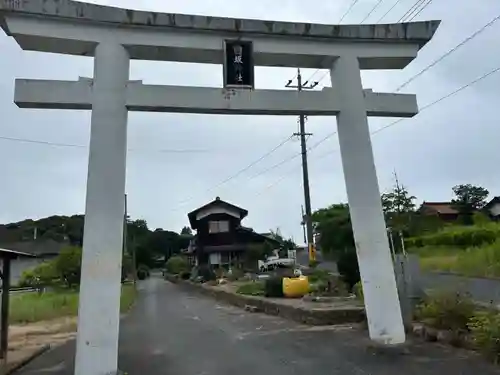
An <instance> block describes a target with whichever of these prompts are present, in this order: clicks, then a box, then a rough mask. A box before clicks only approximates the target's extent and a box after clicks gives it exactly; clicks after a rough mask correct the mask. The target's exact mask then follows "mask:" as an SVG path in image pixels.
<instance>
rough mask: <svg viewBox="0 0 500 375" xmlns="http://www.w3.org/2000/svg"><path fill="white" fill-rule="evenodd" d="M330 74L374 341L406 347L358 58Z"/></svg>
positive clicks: (340, 62)
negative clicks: (336, 98) (338, 105)
mask: <svg viewBox="0 0 500 375" xmlns="http://www.w3.org/2000/svg"><path fill="white" fill-rule="evenodd" d="M330 75H331V79H332V88H333V89H334V90H337V91H338V92H339V93H341V99H340V100H341V110H340V113H339V115H338V116H337V124H338V135H339V142H340V151H341V156H342V165H343V169H344V177H345V182H346V189H347V197H348V202H349V210H350V215H351V221H352V228H353V232H354V239H355V243H356V251H357V255H358V261H359V269H360V273H361V282H362V284H363V294H364V300H365V308H366V315H367V320H368V328H369V332H370V338H371V339H372V340H373V341H375V342H378V343H381V344H386V345H395V344H401V343H403V342H405V331H404V327H403V321H402V318H401V308H400V305H399V299H398V293H397V288H396V280H395V276H394V267H393V264H392V260H391V254H390V250H389V241H388V238H387V234H386V228H385V221H384V216H383V213H382V203H381V199H380V191H379V186H378V180H377V173H376V170H375V162H374V159H373V151H372V144H371V139H370V131H369V128H368V119H367V115H366V109H365V104H364V103H365V100H364V95H365V93H364V92H363V87H362V82H361V76H360V69H359V62H358V59H357V58H356V57H354V56H352V57H350V56H344V57H339V58H338V59H337V60H336V61H335V63H334V64H333V67H332V70H331V74H330Z"/></svg>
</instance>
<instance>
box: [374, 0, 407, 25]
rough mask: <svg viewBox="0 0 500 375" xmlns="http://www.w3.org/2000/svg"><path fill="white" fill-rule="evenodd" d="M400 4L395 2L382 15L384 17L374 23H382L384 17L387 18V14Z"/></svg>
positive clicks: (398, 1) (399, 0)
mask: <svg viewBox="0 0 500 375" xmlns="http://www.w3.org/2000/svg"><path fill="white" fill-rule="evenodd" d="M400 2H401V0H396V2H395V3H394V4H393V5H392V7H390V8H389V10H388V11H387V12H385V13H384V15H383V16H382V17H380V18H379V19H378V21H377V22H375V23H379V22H380V21H382V20H383V19H384V18H385V16H387V15H388V14H389V13H391V11H392V10H393V9H394V8H395V7H396V5H398V4H399V3H400Z"/></svg>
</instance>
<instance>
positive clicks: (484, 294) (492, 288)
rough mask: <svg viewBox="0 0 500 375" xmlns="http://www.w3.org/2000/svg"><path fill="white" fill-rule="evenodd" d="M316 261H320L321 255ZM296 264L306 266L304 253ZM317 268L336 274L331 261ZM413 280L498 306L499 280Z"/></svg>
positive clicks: (439, 276)
mask: <svg viewBox="0 0 500 375" xmlns="http://www.w3.org/2000/svg"><path fill="white" fill-rule="evenodd" d="M318 259H321V254H320V255H319V257H318ZM297 262H298V263H299V264H301V265H307V264H308V255H307V252H306V251H302V252H299V253H297ZM318 268H320V269H325V270H328V271H330V272H334V273H338V269H337V264H336V263H335V262H333V261H328V260H324V259H323V260H322V262H321V263H320V264H319V265H318ZM413 278H414V279H419V280H420V287H421V288H423V289H424V290H450V291H460V292H463V293H468V294H470V295H471V297H472V298H473V299H474V300H475V301H478V302H483V303H493V304H495V305H497V306H500V279H486V278H478V277H465V276H460V275H454V274H446V273H438V272H420V273H419V274H418V275H414V276H413Z"/></svg>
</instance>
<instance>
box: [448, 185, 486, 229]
mask: <svg viewBox="0 0 500 375" xmlns="http://www.w3.org/2000/svg"><path fill="white" fill-rule="evenodd" d="M452 190H453V193H454V194H455V198H454V199H453V200H452V201H451V202H452V204H453V205H454V206H455V207H456V208H457V210H458V212H459V213H460V219H461V221H462V223H463V224H466V225H472V224H474V220H473V217H472V215H473V213H474V212H475V211H477V210H479V209H481V208H483V206H484V205H485V204H486V198H488V195H489V194H490V193H489V191H488V190H487V189H485V188H483V187H481V186H475V185H471V184H462V185H456V186H454V187H453V188H452Z"/></svg>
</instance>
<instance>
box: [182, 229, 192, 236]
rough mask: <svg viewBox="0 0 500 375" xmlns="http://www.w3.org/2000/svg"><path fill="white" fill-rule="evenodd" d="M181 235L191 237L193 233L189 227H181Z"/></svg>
mask: <svg viewBox="0 0 500 375" xmlns="http://www.w3.org/2000/svg"><path fill="white" fill-rule="evenodd" d="M181 235H189V236H192V235H193V231H192V230H191V228H189V227H182V229H181Z"/></svg>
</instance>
